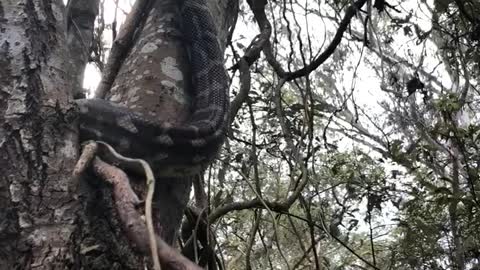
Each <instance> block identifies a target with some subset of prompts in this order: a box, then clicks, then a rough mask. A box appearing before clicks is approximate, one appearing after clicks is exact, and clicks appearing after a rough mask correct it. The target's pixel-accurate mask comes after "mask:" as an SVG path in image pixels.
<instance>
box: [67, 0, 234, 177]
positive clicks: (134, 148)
mask: <svg viewBox="0 0 480 270" xmlns="http://www.w3.org/2000/svg"><path fill="white" fill-rule="evenodd" d="M179 2H182V1H179ZM180 10H181V11H180V13H181V17H182V27H183V29H182V31H183V35H184V38H185V40H187V41H188V44H186V45H187V50H188V51H189V55H190V57H189V58H190V59H189V60H190V67H191V73H192V84H191V85H192V87H193V91H192V92H193V95H194V104H193V108H192V114H191V117H190V119H189V120H188V121H187V122H186V123H183V124H182V125H179V126H173V125H169V124H166V123H163V122H159V121H156V120H152V119H149V118H147V117H144V116H143V115H141V114H139V113H137V112H134V111H132V110H130V109H128V108H126V107H123V106H120V105H118V104H115V103H113V102H110V101H108V100H103V99H81V100H76V103H77V105H78V108H79V110H78V111H79V122H80V139H81V140H82V141H86V140H97V141H103V142H106V143H108V144H109V145H111V146H112V147H114V148H115V149H116V150H117V151H118V152H120V153H122V154H124V155H127V156H129V157H133V158H142V159H145V160H146V161H147V162H149V163H150V165H151V166H153V167H154V168H168V170H165V169H161V171H162V173H161V174H163V175H165V176H169V175H172V176H175V175H183V176H184V175H190V174H196V173H198V172H199V171H200V170H201V169H203V168H204V167H205V165H206V164H208V163H209V162H211V160H212V159H213V158H214V157H215V156H216V154H217V152H218V150H219V148H220V146H221V144H222V142H223V139H224V136H225V131H226V128H227V122H228V108H229V102H228V78H227V74H226V72H225V68H224V63H223V62H224V58H223V52H222V50H221V47H220V45H219V42H218V38H217V30H216V26H215V24H214V22H213V17H212V15H211V14H210V11H209V10H208V7H207V4H206V2H205V0H185V1H183V3H181V8H180Z"/></svg>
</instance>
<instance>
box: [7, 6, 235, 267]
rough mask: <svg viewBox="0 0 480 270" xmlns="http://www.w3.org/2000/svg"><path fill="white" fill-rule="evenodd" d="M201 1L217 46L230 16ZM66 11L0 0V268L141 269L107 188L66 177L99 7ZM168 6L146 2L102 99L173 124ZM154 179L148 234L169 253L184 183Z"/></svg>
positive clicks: (177, 94) (177, 60)
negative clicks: (216, 32)
mask: <svg viewBox="0 0 480 270" xmlns="http://www.w3.org/2000/svg"><path fill="white" fill-rule="evenodd" d="M210 2H212V3H215V4H212V5H211V10H212V13H213V14H215V16H214V17H215V18H216V19H217V20H218V21H217V23H218V27H219V29H220V33H221V34H220V37H221V38H222V42H225V40H226V39H225V37H226V36H227V35H228V34H227V33H228V31H227V30H228V27H230V24H231V23H232V22H231V20H229V19H228V18H232V17H233V16H232V14H228V12H232V11H234V10H232V9H228V8H227V6H228V2H229V1H227V0H224V1H210ZM78 3H82V5H83V6H82V5H80V6H75V4H78ZM70 4H71V5H69V8H68V11H67V9H66V8H65V7H64V5H63V3H62V1H61V0H54V1H47V2H45V1H35V0H34V1H32V0H0V89H1V91H0V110H1V111H2V114H1V116H0V122H1V124H0V269H32V268H35V269H144V264H145V260H144V258H145V257H144V255H143V254H138V253H137V252H136V251H135V249H134V248H133V247H131V245H130V243H129V241H128V240H127V239H126V238H125V236H124V234H123V233H122V230H121V225H120V224H119V221H118V219H116V217H115V215H116V214H115V211H114V208H113V204H112V201H111V194H110V189H109V187H108V185H106V184H104V183H102V182H99V181H96V180H95V178H94V177H89V179H88V181H79V182H74V181H73V179H72V177H71V173H72V169H73V167H74V164H75V162H76V160H77V157H78V152H79V142H78V130H77V125H76V114H75V110H74V107H73V106H72V104H71V100H72V98H73V94H74V91H75V90H76V89H78V88H79V84H80V82H81V80H82V78H83V70H84V67H85V63H86V62H87V59H88V53H86V52H87V51H88V50H85V48H87V49H89V48H88V47H89V44H90V43H89V42H91V37H92V29H93V27H92V26H93V21H94V18H95V15H96V12H97V9H96V4H97V1H95V0H90V1H72V2H71V3H70ZM175 7H176V1H172V0H169V1H155V4H154V5H153V6H152V9H151V10H150V11H149V13H148V17H147V18H146V20H145V24H144V28H143V30H142V31H141V32H140V34H139V35H138V37H137V39H136V41H135V44H134V47H133V48H132V49H131V51H130V53H129V54H128V57H127V58H126V60H125V61H124V62H123V65H122V66H121V69H120V71H119V74H118V76H117V79H116V80H115V81H114V84H113V88H112V91H111V92H110V93H109V95H108V98H109V99H111V100H115V101H117V102H120V103H124V104H128V105H129V106H133V107H136V108H137V109H140V110H143V111H145V112H149V113H151V114H152V115H154V116H155V117H158V118H159V119H161V120H164V121H170V122H172V123H176V122H181V121H183V120H184V119H185V118H186V117H187V115H188V108H189V104H190V101H191V100H190V95H189V92H188V91H186V90H188V83H187V82H188V79H186V78H189V77H188V76H189V74H188V70H187V67H188V61H186V57H185V51H184V49H183V44H182V42H181V40H182V39H181V32H180V31H179V29H178V28H177V27H178V25H179V23H178V20H179V16H178V10H177V9H176V8H175ZM66 14H68V16H66ZM67 20H68V21H67ZM82 180H86V179H82ZM142 181H143V180H142ZM157 182H159V185H158V186H157V187H156V190H157V194H156V201H155V207H156V209H157V211H156V217H155V220H156V226H157V232H160V235H161V236H162V237H163V238H164V239H165V240H166V241H167V242H168V243H171V244H172V243H173V242H174V240H175V235H176V232H177V231H178V229H179V225H180V221H181V218H182V216H183V209H184V208H185V206H186V203H187V201H188V196H189V192H190V187H191V180H190V179H158V180H157ZM158 229H159V230H158ZM147 256H148V255H147ZM147 261H148V260H147Z"/></svg>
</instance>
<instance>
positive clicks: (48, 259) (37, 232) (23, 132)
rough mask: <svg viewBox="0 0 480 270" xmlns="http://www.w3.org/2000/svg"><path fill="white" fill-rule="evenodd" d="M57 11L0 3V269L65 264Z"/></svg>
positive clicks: (65, 120) (63, 91) (66, 203)
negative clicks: (0, 267)
mask: <svg viewBox="0 0 480 270" xmlns="http://www.w3.org/2000/svg"><path fill="white" fill-rule="evenodd" d="M64 11H65V9H64V6H63V3H62V2H61V1H52V2H41V3H40V2H38V1H28V0H25V1H22V0H15V1H0V66H1V68H0V89H1V91H0V95H1V96H0V110H1V112H2V113H1V116H0V122H1V124H0V157H1V158H0V194H1V195H0V220H1V225H0V243H1V244H0V265H1V266H2V269H31V268H36V269H44V268H50V269H63V267H66V266H67V268H68V266H70V265H71V264H72V263H73V261H72V259H73V256H72V251H74V250H75V249H76V246H75V245H74V242H73V241H72V236H73V234H74V232H75V231H76V230H77V228H78V227H77V223H76V220H77V214H78V211H79V210H80V208H79V204H78V203H77V201H76V200H74V199H73V196H72V193H71V192H70V190H71V188H70V187H71V184H72V183H71V178H70V172H71V168H72V166H73V165H74V163H75V159H76V155H77V145H78V142H77V136H76V132H75V129H74V128H72V126H71V125H70V123H71V122H72V121H73V120H74V117H75V115H74V113H73V110H72V107H71V105H69V101H70V98H71V93H70V90H71V89H72V86H71V81H72V80H71V76H70V74H72V73H73V72H72V66H71V65H70V63H69V62H68V61H69V59H70V58H69V56H68V51H67V50H66V46H65V44H66V40H65V35H64V33H65V24H64V20H63V18H64ZM47 265H48V267H47Z"/></svg>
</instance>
